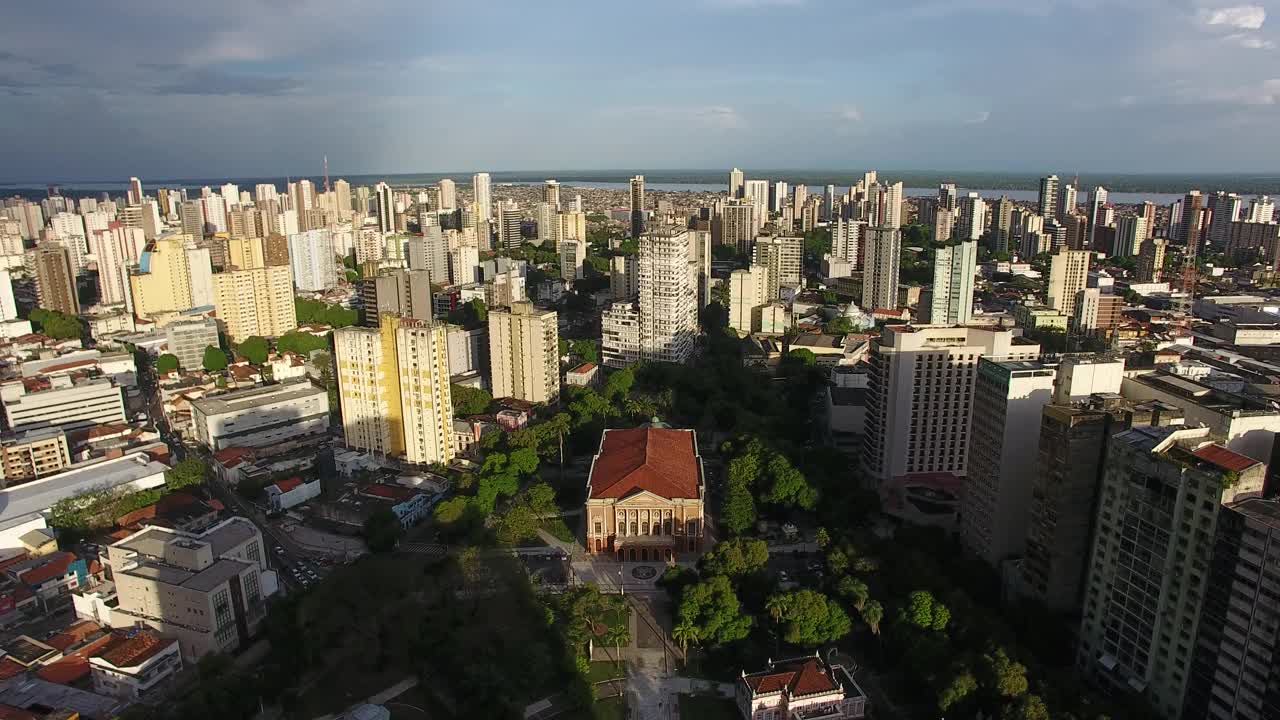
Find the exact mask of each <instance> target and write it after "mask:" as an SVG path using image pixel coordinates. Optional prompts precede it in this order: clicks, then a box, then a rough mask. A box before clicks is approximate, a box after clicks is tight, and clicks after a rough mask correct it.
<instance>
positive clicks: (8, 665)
mask: <svg viewBox="0 0 1280 720" xmlns="http://www.w3.org/2000/svg"><path fill="white" fill-rule="evenodd" d="M26 670H27V669H26V668H24V667H22V665H20V664H19V663H17V662H15V661H14V660H13V659H12V658H4V659H3V660H0V680H8V679H9V678H15V677H17V676H19V675H21V674H22V673H24V672H26Z"/></svg>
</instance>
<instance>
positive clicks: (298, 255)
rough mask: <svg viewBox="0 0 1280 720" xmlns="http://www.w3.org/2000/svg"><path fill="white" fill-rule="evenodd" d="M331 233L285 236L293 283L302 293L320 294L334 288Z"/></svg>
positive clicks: (334, 276) (336, 273) (323, 231)
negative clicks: (287, 241) (287, 237)
mask: <svg viewBox="0 0 1280 720" xmlns="http://www.w3.org/2000/svg"><path fill="white" fill-rule="evenodd" d="M333 258H334V248H333V234H332V233H330V232H329V231H328V230H308V231H306V232H303V233H297V234H295V235H290V236H289V263H290V265H291V266H292V267H293V284H294V286H295V287H296V288H298V289H299V290H302V291H304V292H322V291H325V290H332V289H333V288H335V287H337V286H338V271H337V268H336V264H335V263H334V259H333Z"/></svg>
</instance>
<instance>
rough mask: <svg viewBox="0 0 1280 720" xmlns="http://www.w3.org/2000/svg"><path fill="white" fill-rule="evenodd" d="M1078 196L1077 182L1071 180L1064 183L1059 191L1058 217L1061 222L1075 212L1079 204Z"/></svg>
mask: <svg viewBox="0 0 1280 720" xmlns="http://www.w3.org/2000/svg"><path fill="white" fill-rule="evenodd" d="M1078 196H1079V192H1078V191H1077V190H1076V184H1075V182H1069V183H1067V184H1066V185H1063V186H1062V188H1061V189H1060V190H1059V191H1058V207H1057V216H1056V217H1057V219H1058V221H1059V222H1061V221H1062V219H1063V218H1065V217H1067V216H1068V215H1074V214H1075V212H1076V207H1077V206H1078V205H1079V202H1078V201H1077V197H1078Z"/></svg>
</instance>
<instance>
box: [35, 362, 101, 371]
mask: <svg viewBox="0 0 1280 720" xmlns="http://www.w3.org/2000/svg"><path fill="white" fill-rule="evenodd" d="M97 364H98V361H97V360H93V359H88V360H69V361H67V362H64V363H59V364H58V365H50V366H48V367H46V368H41V370H40V374H42V375H48V374H49V373H55V372H61V371H63V370H74V369H76V368H81V367H89V366H93V365H97Z"/></svg>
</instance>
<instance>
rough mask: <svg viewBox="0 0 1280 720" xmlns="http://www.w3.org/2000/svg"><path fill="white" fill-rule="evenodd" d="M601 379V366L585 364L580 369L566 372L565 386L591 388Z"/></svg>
mask: <svg viewBox="0 0 1280 720" xmlns="http://www.w3.org/2000/svg"><path fill="white" fill-rule="evenodd" d="M599 378H600V366H598V365H596V364H595V363H589V362H584V363H582V364H581V365H579V366H578V367H576V368H574V369H572V370H569V371H567V372H565V374H564V384H565V385H572V386H574V387H590V386H591V385H595V384H596V380H598V379H599Z"/></svg>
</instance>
